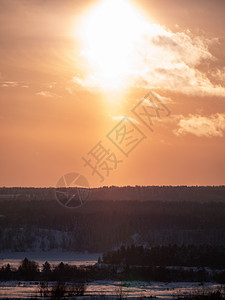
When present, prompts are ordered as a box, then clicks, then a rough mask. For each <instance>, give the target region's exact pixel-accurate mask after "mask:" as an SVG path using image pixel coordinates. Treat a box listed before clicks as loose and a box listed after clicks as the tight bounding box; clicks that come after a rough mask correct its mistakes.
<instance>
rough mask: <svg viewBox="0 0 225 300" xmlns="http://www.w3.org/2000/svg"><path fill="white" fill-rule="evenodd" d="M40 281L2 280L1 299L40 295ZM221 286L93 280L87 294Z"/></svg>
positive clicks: (170, 295) (162, 294)
mask: <svg viewBox="0 0 225 300" xmlns="http://www.w3.org/2000/svg"><path fill="white" fill-rule="evenodd" d="M38 285H39V283H38V282H29V281H28V282H24V281H22V282H18V281H8V282H0V299H3V298H6V297H7V298H9V299H10V298H11V299H12V298H17V299H18V298H20V299H26V298H29V297H31V296H35V295H36V296H39V288H38ZM223 287H224V286H223ZM218 288H221V285H218V284H215V283H206V284H205V285H204V286H203V287H202V286H200V285H199V283H193V282H191V283H189V282H174V283H162V282H143V281H132V282H131V281H126V282H116V281H102V280H101V281H93V282H91V283H88V285H87V290H86V292H85V296H86V297H87V296H97V295H98V296H103V295H106V296H108V297H109V298H111V297H114V298H115V297H118V296H119V295H121V293H122V296H123V297H126V298H127V297H128V298H140V297H151V296H153V297H154V296H156V297H157V298H158V299H163V300H166V299H174V297H175V298H176V297H177V296H178V295H179V296H182V295H186V294H190V293H196V292H197V291H200V292H202V291H203V289H204V291H205V292H206V291H208V290H212V289H218Z"/></svg>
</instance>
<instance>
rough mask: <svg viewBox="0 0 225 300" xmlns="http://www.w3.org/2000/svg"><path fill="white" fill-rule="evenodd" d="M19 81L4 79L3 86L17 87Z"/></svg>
mask: <svg viewBox="0 0 225 300" xmlns="http://www.w3.org/2000/svg"><path fill="white" fill-rule="evenodd" d="M18 85H19V83H18V82H17V81H3V82H2V86H3V87H16V86H18Z"/></svg>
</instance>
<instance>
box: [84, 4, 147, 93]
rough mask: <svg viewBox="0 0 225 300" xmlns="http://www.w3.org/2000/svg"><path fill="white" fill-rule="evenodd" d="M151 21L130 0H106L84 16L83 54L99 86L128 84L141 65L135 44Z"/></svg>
mask: <svg viewBox="0 0 225 300" xmlns="http://www.w3.org/2000/svg"><path fill="white" fill-rule="evenodd" d="M148 24H149V23H148V22H147V21H146V19H145V18H144V16H143V15H142V14H141V13H140V12H139V11H138V10H137V9H136V7H135V6H133V5H132V4H131V3H130V2H128V0H104V1H102V2H101V3H100V4H99V5H97V6H96V7H95V8H93V9H92V10H91V11H90V12H89V13H88V15H86V16H85V18H84V19H83V24H82V26H81V28H82V32H81V35H82V39H83V46H84V51H82V55H83V56H84V57H85V58H86V59H87V60H88V63H89V68H90V70H91V72H92V75H93V76H94V78H95V80H96V81H97V84H98V86H99V85H100V86H101V87H102V88H103V89H106V90H108V89H121V88H124V87H125V86H126V85H127V79H128V78H129V77H130V76H132V73H133V72H135V65H137V64H138V51H137V47H136V46H137V45H138V44H139V43H140V39H141V38H142V36H143V33H144V32H145V29H146V26H148ZM90 70H89V71H90Z"/></svg>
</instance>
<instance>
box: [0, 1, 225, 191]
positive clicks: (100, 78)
mask: <svg viewBox="0 0 225 300" xmlns="http://www.w3.org/2000/svg"><path fill="white" fill-rule="evenodd" d="M0 45H1V46H0V105H1V106H0V107H1V110H0V124H1V131H0V138H1V148H0V151H1V156H0V157H1V158H0V167H1V173H0V186H35V187H38V186H55V185H56V182H57V180H58V179H59V178H60V177H61V176H63V175H64V174H66V173H69V172H78V173H81V174H83V175H84V176H85V177H86V178H87V179H88V181H89V183H90V186H102V185H222V184H224V183H225V155H224V149H225V142H224V134H225V84H224V82H225V52H224V48H225V2H224V1H222V0H216V1H209V0H204V1H203V0H201V1H200V0H198V1H194V0H191V1H183V0H179V1H178V0H173V1H172V0H159V1H156V0H155V1H153V0H148V1H147V0H140V1H136V2H135V1H133V0H102V1H95V0H92V1H89V0H85V1H81V0H77V1H72V0H65V1H59V0H56V1H50V0H49V1H48V0H47V1H44V0H39V1H38V0H31V1H27V0H17V1H16V0H2V1H0ZM149 91H152V92H153V93H154V94H153V96H151V97H150V99H149V100H146V101H145V102H140V101H142V100H141V99H143V97H144V96H145V95H146V94H147V93H148V92H149ZM154 99H155V100H154ZM138 103H143V106H144V107H145V108H147V109H152V105H157V106H158V108H161V109H163V110H161V111H160V116H158V118H156V117H155V116H153V117H152V123H153V124H152V130H150V129H149V128H148V127H147V126H146V125H145V124H144V123H143V122H142V121H143V120H141V119H140V118H138V117H137V115H135V114H134V113H132V109H133V108H134V107H135V105H137V104H138ZM166 109H168V110H169V111H170V114H169V115H168V114H167V112H166ZM124 116H127V117H129V118H130V119H129V120H130V123H129V122H128V121H127V119H124ZM142 116H143V115H142ZM120 122H122V123H120ZM123 122H124V123H123ZM126 122H127V123H126ZM128 123H129V124H128ZM119 124H125V125H126V126H128V125H129V126H131V127H129V128H128V127H127V128H126V129H127V131H129V130H133V131H132V134H133V136H132V137H131V136H130V137H128V136H126V137H125V136H123V137H122V135H120V136H119V137H118V136H117V138H118V139H117V142H118V144H117V146H116V145H115V143H113V142H112V139H113V137H112V136H113V135H114V134H115V135H114V138H116V134H117V133H118V131H115V128H117V129H118V128H119V127H117V126H119ZM121 126H122V125H121ZM113 128H114V131H113V133H112V135H111V140H110V138H109V135H108V134H109V132H111V131H112V130H113ZM124 128H125V127H124ZM136 130H138V133H137V131H136ZM120 133H121V132H120ZM141 136H145V138H144V139H143V140H141V141H140V143H138V144H136V142H138V139H139V138H140V137H141ZM126 138H127V139H126ZM100 141H102V143H101V145H103V146H104V148H106V150H108V152H107V153H108V154H107V153H106V154H105V156H104V157H103V156H102V157H103V159H102V160H101V161H97V160H96V159H95V158H94V155H93V153H92V154H90V151H91V149H93V147H94V146H96V145H97V144H98V143H99V142H100ZM126 141H127V142H126ZM129 143H130V144H129ZM125 144H129V145H128V146H124V145H125ZM132 146H133V147H132ZM123 147H125V148H126V149H125V148H123ZM121 148H123V149H121ZM121 150H122V151H121ZM128 151H129V153H128V154H127V155H126V153H125V154H124V152H128ZM112 153H113V154H112ZM110 154H112V156H110ZM113 155H115V156H113ZM115 157H116V158H117V159H118V160H119V161H121V162H119V163H118V164H117V165H115V161H114V163H113V162H112V158H113V159H115ZM84 159H85V160H86V161H89V163H90V164H92V166H93V168H95V173H94V175H92V169H91V168H90V166H88V165H86V166H84V164H85V161H84ZM110 159H111V160H110ZM107 164H108V165H107ZM110 164H111V165H110ZM106 165H107V166H108V167H109V168H111V169H112V170H111V169H108V176H107V170H106V169H107V168H106ZM97 172H98V173H97ZM98 174H101V177H100V176H99V175H98Z"/></svg>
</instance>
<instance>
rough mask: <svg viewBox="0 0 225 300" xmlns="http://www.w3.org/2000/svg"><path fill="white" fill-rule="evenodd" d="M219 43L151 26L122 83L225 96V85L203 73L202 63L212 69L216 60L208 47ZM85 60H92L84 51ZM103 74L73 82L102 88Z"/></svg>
mask: <svg viewBox="0 0 225 300" xmlns="http://www.w3.org/2000/svg"><path fill="white" fill-rule="evenodd" d="M217 43H218V40H217V39H216V38H214V39H211V40H210V39H206V38H204V37H199V36H193V35H192V33H191V32H190V31H188V30H186V31H184V32H172V31H171V30H169V29H166V28H164V27H162V26H161V25H159V24H150V23H148V24H147V25H146V26H145V29H144V31H143V32H142V36H141V38H140V39H139V41H138V42H137V43H136V44H135V47H134V49H133V55H134V59H132V60H131V61H130V66H129V68H127V70H126V71H124V73H123V75H122V76H123V77H122V78H121V80H120V81H119V84H121V81H123V83H124V86H125V87H134V86H135V87H139V88H146V89H160V90H166V91H173V92H179V93H183V94H188V95H199V96H206V95H209V96H218V97H225V87H224V85H223V84H222V83H219V84H214V83H212V82H211V81H210V79H209V78H208V77H207V72H203V71H200V69H201V64H203V63H205V62H207V63H208V65H209V68H210V63H212V62H214V61H215V60H216V58H215V57H214V56H213V55H212V53H211V52H210V50H209V46H211V45H216V44H217ZM118 47H119V46H118ZM129 51H131V50H129ZM127 55H128V56H129V55H130V53H127ZM82 57H83V58H84V59H86V60H87V61H88V60H91V59H92V57H89V52H88V51H83V52H82ZM118 67H119V66H118ZM115 72H116V71H115ZM209 73H210V70H209ZM102 75H104V74H100V73H99V72H98V71H97V70H96V72H92V73H91V74H88V75H87V76H86V77H83V78H81V77H79V76H77V77H74V82H75V83H76V84H77V85H80V86H82V87H83V88H89V89H96V88H99V89H102V78H104V76H102ZM221 76H223V75H221ZM116 84H117V81H115V85H116Z"/></svg>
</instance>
